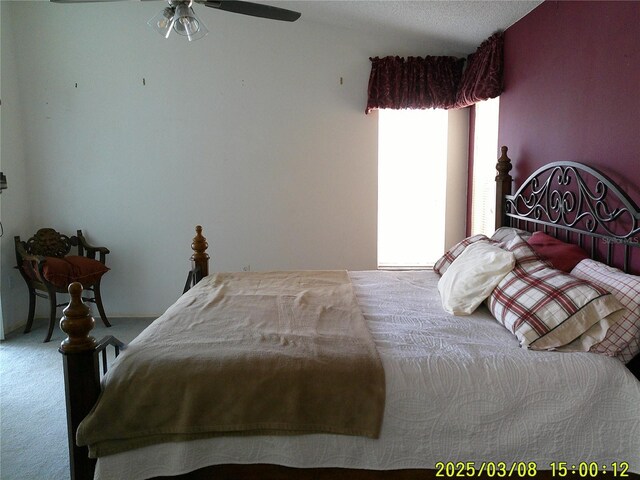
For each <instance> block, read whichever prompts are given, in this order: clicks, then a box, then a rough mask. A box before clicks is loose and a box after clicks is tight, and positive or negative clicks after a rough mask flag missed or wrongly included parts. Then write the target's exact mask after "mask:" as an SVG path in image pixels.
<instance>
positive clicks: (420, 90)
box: [365, 33, 503, 113]
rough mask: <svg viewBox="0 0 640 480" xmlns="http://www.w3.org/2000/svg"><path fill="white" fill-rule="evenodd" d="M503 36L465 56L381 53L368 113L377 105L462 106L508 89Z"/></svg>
mask: <svg viewBox="0 0 640 480" xmlns="http://www.w3.org/2000/svg"><path fill="white" fill-rule="evenodd" d="M502 49H503V34H502V33H496V34H494V35H492V36H491V37H489V38H488V39H487V40H485V41H484V42H483V43H482V44H481V45H480V47H478V49H477V50H476V52H475V53H474V54H472V55H469V57H468V58H467V68H466V69H465V70H464V72H463V67H464V63H465V59H463V58H456V57H444V56H439V57H433V56H427V57H424V58H422V57H408V58H402V57H383V58H379V57H375V58H370V60H371V75H370V76H369V89H368V92H369V95H368V100H367V108H366V110H365V112H366V113H369V112H370V111H371V110H374V109H381V108H391V109H395V110H400V109H426V108H442V109H449V108H462V107H467V106H469V105H472V104H473V103H475V102H478V101H480V100H486V99H488V98H494V97H497V96H498V95H500V93H502V88H503V87H502V83H503V80H502V79H503V55H502Z"/></svg>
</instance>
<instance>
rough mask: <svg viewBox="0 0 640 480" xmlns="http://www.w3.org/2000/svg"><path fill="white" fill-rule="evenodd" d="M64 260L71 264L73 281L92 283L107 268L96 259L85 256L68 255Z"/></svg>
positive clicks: (105, 271) (83, 283)
mask: <svg viewBox="0 0 640 480" xmlns="http://www.w3.org/2000/svg"><path fill="white" fill-rule="evenodd" d="M65 260H66V261H67V262H69V263H70V264H71V265H72V266H73V281H74V282H80V283H81V284H82V285H92V284H94V283H95V282H97V281H98V280H99V279H100V277H102V275H104V274H105V273H107V272H108V271H109V269H108V268H107V267H106V266H105V265H104V264H102V263H100V262H99V261H98V260H94V259H92V258H87V257H78V256H68V257H65Z"/></svg>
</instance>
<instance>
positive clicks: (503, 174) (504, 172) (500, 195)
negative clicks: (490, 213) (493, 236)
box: [495, 146, 513, 228]
mask: <svg viewBox="0 0 640 480" xmlns="http://www.w3.org/2000/svg"><path fill="white" fill-rule="evenodd" d="M500 150H502V154H501V155H500V157H499V158H498V163H497V164H496V170H497V175H496V207H495V213H496V217H495V228H499V227H503V226H506V225H507V224H508V222H507V215H506V212H505V209H506V201H505V196H506V195H511V181H512V180H513V179H512V178H511V175H509V171H510V170H511V168H512V166H511V159H510V158H509V157H508V156H507V150H509V149H508V148H507V147H505V146H503V147H502V148H501V149H500Z"/></svg>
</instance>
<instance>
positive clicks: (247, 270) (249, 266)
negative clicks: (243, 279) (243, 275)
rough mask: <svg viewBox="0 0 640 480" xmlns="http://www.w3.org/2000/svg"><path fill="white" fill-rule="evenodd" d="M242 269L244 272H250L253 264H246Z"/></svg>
mask: <svg viewBox="0 0 640 480" xmlns="http://www.w3.org/2000/svg"><path fill="white" fill-rule="evenodd" d="M242 271H243V272H250V271H251V265H245V266H244V267H242Z"/></svg>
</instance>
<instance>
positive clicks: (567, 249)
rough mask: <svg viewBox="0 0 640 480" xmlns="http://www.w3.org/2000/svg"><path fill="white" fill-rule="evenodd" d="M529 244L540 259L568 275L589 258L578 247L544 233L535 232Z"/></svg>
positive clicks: (528, 241) (528, 240)
mask: <svg viewBox="0 0 640 480" xmlns="http://www.w3.org/2000/svg"><path fill="white" fill-rule="evenodd" d="M527 243H528V244H529V245H531V247H532V248H533V249H534V250H535V252H536V253H537V254H538V255H540V258H542V259H543V260H547V261H548V262H551V264H552V265H553V268H556V269H558V270H562V271H563V272H567V273H569V272H570V271H571V270H572V269H573V267H575V266H576V265H577V264H578V263H580V262H581V261H582V260H584V259H585V258H589V255H588V254H587V252H585V251H584V250H583V249H582V248H580V247H579V246H578V245H575V244H571V243H566V242H563V241H562V240H558V239H557V238H554V237H552V236H550V235H547V234H546V233H544V232H533V235H531V237H530V238H529V239H527Z"/></svg>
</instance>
